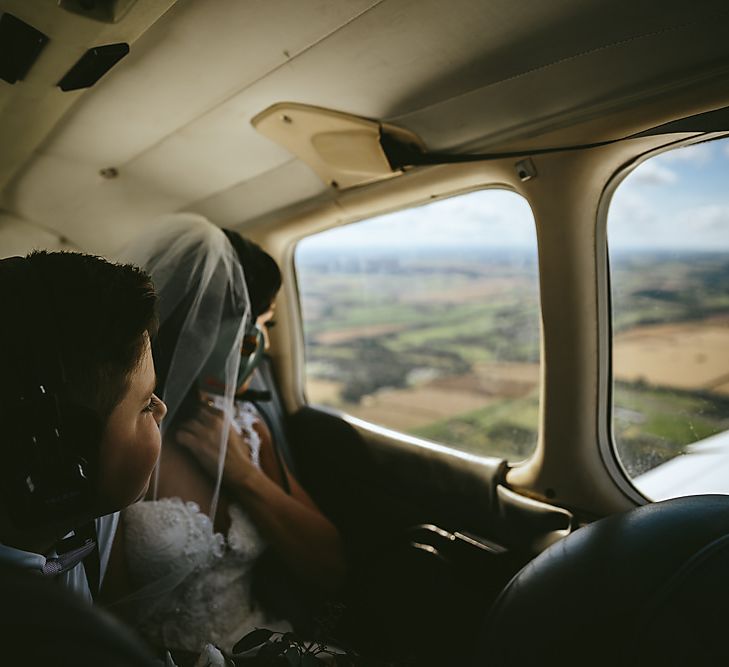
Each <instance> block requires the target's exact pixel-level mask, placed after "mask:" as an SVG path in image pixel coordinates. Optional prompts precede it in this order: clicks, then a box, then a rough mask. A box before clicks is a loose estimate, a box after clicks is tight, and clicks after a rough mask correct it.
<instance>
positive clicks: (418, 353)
mask: <svg viewBox="0 0 729 667" xmlns="http://www.w3.org/2000/svg"><path fill="white" fill-rule="evenodd" d="M297 268H298V272H299V277H300V285H302V303H303V305H304V309H303V312H304V330H305V332H306V349H307V374H308V381H307V390H308V396H309V400H310V401H312V402H317V403H324V404H327V405H331V406H335V407H339V408H341V409H342V410H345V411H346V412H348V413H349V414H352V415H354V416H357V417H361V418H362V419H366V420H368V421H372V422H374V423H377V424H382V425H385V426H388V427H391V428H395V429H397V430H400V431H404V432H406V433H410V434H413V435H418V436H421V437H425V438H428V439H432V440H435V441H437V442H442V443H447V444H453V445H457V446H458V448H459V449H462V450H465V451H471V452H473V453H479V454H494V455H499V456H508V457H509V458H511V459H521V458H524V457H525V456H527V455H528V454H529V453H530V452H531V450H532V449H533V448H534V445H535V444H536V429H537V412H538V400H539V397H538V379H539V328H538V327H539V319H538V300H537V291H536V264H535V259H534V257H533V256H531V255H530V254H529V253H526V252H525V251H516V250H511V251H506V250H502V251H491V252H487V251H480V252H479V251H469V250H467V249H460V248H454V249H450V250H448V251H444V250H439V251H438V252H437V255H435V256H430V257H429V256H428V253H427V252H424V253H423V252H421V253H413V254H412V255H411V256H410V257H408V256H407V255H405V256H401V257H398V258H395V257H393V256H391V255H390V256H388V254H387V253H385V252H384V251H382V253H379V252H377V251H373V252H371V253H368V254H366V255H365V256H364V257H363V256H362V254H361V253H360V254H358V257H357V258H353V257H347V255H346V254H345V253H342V252H336V253H332V252H327V251H322V252H319V253H311V254H307V255H305V256H304V257H302V258H300V259H299V261H298V263H297ZM363 283H364V284H365V285H366V292H364V294H365V295H366V297H365V298H363V290H362V285H363Z"/></svg>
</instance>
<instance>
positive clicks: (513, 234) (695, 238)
mask: <svg viewBox="0 0 729 667" xmlns="http://www.w3.org/2000/svg"><path fill="white" fill-rule="evenodd" d="M608 238H609V243H610V246H611V248H687V249H699V248H708V249H717V248H720V249H729V139H721V140H718V141H714V142H712V143H705V144H699V145H696V146H690V147H687V148H681V149H677V150H674V151H671V152H669V153H665V154H662V155H659V156H657V157H654V158H651V159H650V160H647V161H646V162H644V163H643V164H641V165H640V166H638V167H637V168H636V169H635V170H634V171H633V172H632V173H631V174H629V175H628V176H627V178H626V179H625V180H624V181H623V183H622V184H621V185H620V186H619V187H618V189H617V191H616V192H615V195H614V197H613V201H612V204H611V206H610V211H609V214H608ZM352 246H355V247H359V248H385V249H391V250H392V249H404V248H407V249H416V248H418V247H422V248H434V247H463V246H469V247H494V246H498V247H525V246H526V247H531V248H535V247H536V233H535V231H534V222H533V217H532V212H531V209H530V207H529V204H528V203H527V202H526V200H525V199H524V198H522V197H521V196H520V195H517V194H515V193H513V192H510V191H507V190H495V189H491V190H481V191H478V192H473V193H470V194H466V195H461V196H457V197H453V198H451V199H445V200H443V201H439V202H434V203H432V204H426V205H424V206H419V207H417V208H411V209H408V210H404V211H399V212H396V213H391V214H388V215H383V216H379V217H377V218H372V219H370V220H367V221H365V222H361V223H355V224H352V225H348V226H345V227H340V228H337V229H333V230H330V231H327V232H324V233H322V234H318V235H316V236H313V237H309V238H308V239H306V240H304V241H302V242H301V244H300V250H301V251H302V252H307V251H313V250H316V249H325V248H332V249H333V248H338V249H344V248H346V247H352Z"/></svg>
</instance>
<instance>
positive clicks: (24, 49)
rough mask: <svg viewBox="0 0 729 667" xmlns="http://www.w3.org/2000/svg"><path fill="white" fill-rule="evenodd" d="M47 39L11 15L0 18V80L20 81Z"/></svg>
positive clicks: (6, 14) (38, 31)
mask: <svg viewBox="0 0 729 667" xmlns="http://www.w3.org/2000/svg"><path fill="white" fill-rule="evenodd" d="M47 42H48V37H47V36H46V35H44V34H43V33H42V32H41V31H40V30H36V29H35V28H34V27H33V26H32V25H28V24H27V23H25V22H24V21H21V20H20V19H19V18H17V17H15V16H13V15H12V14H8V13H5V14H3V15H2V17H0V79H2V80H3V81H7V82H8V83H16V82H17V81H22V80H23V79H24V78H25V75H26V74H28V72H29V71H30V68H31V67H32V66H33V63H34V62H35V61H36V59H37V58H38V56H39V55H40V52H41V51H42V50H43V47H44V46H45V45H46V43H47Z"/></svg>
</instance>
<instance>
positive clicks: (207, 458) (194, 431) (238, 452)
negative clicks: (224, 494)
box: [175, 404, 257, 484]
mask: <svg viewBox="0 0 729 667" xmlns="http://www.w3.org/2000/svg"><path fill="white" fill-rule="evenodd" d="M223 427H224V418H223V413H222V412H221V411H220V410H217V409H215V408H214V407H211V406H209V405H206V404H203V405H202V406H201V408H200V410H199V411H198V413H197V414H196V415H195V417H193V418H192V419H189V420H188V421H186V422H183V423H182V424H181V425H180V426H179V428H178V429H177V431H176V432H175V441H176V442H177V444H179V445H181V446H182V447H184V448H185V449H187V450H188V451H189V452H190V453H191V454H192V455H193V456H194V457H195V458H196V459H197V461H198V463H200V465H201V466H202V467H203V468H205V470H206V471H207V472H208V473H209V474H210V475H211V476H212V477H217V474H218V458H219V453H220V444H221V443H220V441H221V434H222V431H223ZM229 428H230V432H229V433H228V449H227V452H226V455H225V467H224V468H223V480H224V481H225V482H226V483H239V484H240V483H242V484H245V482H246V481H247V480H248V479H249V478H250V477H251V476H252V475H253V474H254V473H255V472H256V471H257V468H256V467H255V466H254V465H253V463H252V462H251V450H250V447H249V446H248V443H247V442H246V441H245V438H243V436H241V435H239V434H238V433H236V431H235V430H234V429H233V428H232V427H229Z"/></svg>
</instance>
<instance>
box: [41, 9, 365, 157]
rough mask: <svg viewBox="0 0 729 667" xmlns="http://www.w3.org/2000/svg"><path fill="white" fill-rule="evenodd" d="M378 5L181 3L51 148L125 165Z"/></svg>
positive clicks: (76, 114) (93, 94)
mask: <svg viewBox="0 0 729 667" xmlns="http://www.w3.org/2000/svg"><path fill="white" fill-rule="evenodd" d="M377 2H378V0H339V1H338V2H331V1H330V0H266V1H265V2H261V1H255V0H214V1H212V2H211V1H210V0H202V1H201V0H198V1H197V2H192V1H190V0H181V1H179V2H178V3H177V4H176V5H175V7H174V8H173V10H172V11H170V12H168V13H167V14H166V15H165V16H164V17H162V19H161V20H160V21H158V22H157V24H156V25H155V26H154V27H153V28H152V29H151V30H149V31H148V32H147V33H146V34H145V35H144V36H143V37H142V38H141V39H140V40H139V41H138V42H137V43H136V44H135V45H134V49H133V50H132V52H131V53H130V54H129V56H128V57H127V58H126V59H125V60H124V61H123V62H122V63H120V64H119V66H118V67H117V68H116V69H115V71H114V76H110V77H107V78H106V79H105V80H103V81H102V82H101V83H100V84H99V85H98V88H96V89H95V90H93V91H91V93H90V94H89V95H87V96H86V98H85V99H84V100H83V102H82V103H80V104H79V105H78V108H77V109H76V110H75V111H74V113H73V115H71V116H70V117H69V118H68V119H67V121H66V122H65V123H64V125H63V126H62V127H61V128H59V132H58V133H57V134H56V137H55V138H54V140H53V141H51V142H49V144H48V145H47V147H46V151H47V152H51V153H53V154H55V155H62V156H64V157H68V158H71V159H75V160H83V161H86V162H88V163H89V164H94V165H97V166H99V167H103V166H107V165H114V166H117V167H121V166H123V165H125V164H126V163H127V162H129V161H130V160H132V159H133V158H134V157H136V156H138V155H139V154H140V153H142V152H143V151H145V150H148V149H149V148H150V147H151V146H153V145H155V144H156V143H158V142H160V141H161V140H163V139H164V138H165V137H167V136H168V135H170V134H172V133H174V132H176V131H177V130H179V129H181V128H183V127H185V126H186V125H187V124H188V123H190V122H192V121H193V120H194V119H196V118H198V117H199V116H200V115H202V114H204V113H205V112H206V111H208V110H210V109H212V108H214V107H216V106H217V105H219V104H220V103H222V102H224V101H225V100H226V99H228V98H229V97H230V96H231V95H234V94H235V93H236V92H237V91H239V90H240V89H242V88H245V87H246V86H248V85H250V84H251V83H253V82H255V81H257V80H258V79H260V78H261V77H263V76H265V75H266V74H268V73H270V72H271V71H273V70H275V69H276V68H277V67H280V66H282V65H283V64H285V63H286V62H287V61H288V60H289V58H293V57H296V55H297V54H299V53H301V52H303V51H305V50H306V49H308V48H310V47H311V46H312V45H313V44H316V43H317V42H318V41H319V40H321V39H322V38H324V37H326V36H327V35H328V34H330V33H331V32H333V31H336V30H337V29H338V28H339V27H340V26H341V25H343V24H345V23H347V22H349V21H351V20H353V19H354V18H356V17H357V16H358V15H360V14H361V13H362V12H364V11H366V10H367V9H368V8H369V7H370V6H372V5H373V4H377Z"/></svg>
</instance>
